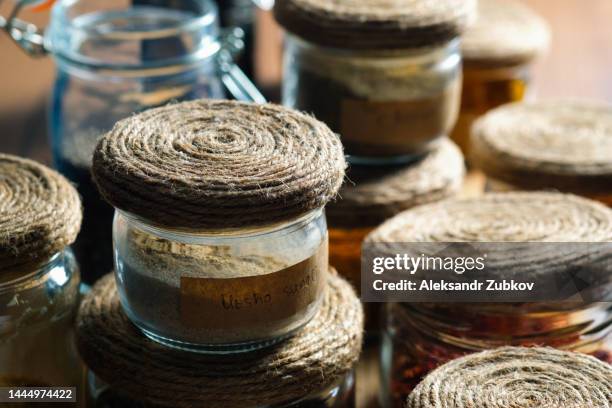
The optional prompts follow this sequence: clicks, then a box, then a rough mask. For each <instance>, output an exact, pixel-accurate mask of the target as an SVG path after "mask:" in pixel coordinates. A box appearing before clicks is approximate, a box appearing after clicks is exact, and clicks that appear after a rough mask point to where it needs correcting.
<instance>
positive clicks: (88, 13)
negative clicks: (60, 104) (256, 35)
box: [45, 0, 221, 76]
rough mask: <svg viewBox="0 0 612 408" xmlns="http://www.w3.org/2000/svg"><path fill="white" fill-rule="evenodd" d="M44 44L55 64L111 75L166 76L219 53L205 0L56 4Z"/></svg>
mask: <svg viewBox="0 0 612 408" xmlns="http://www.w3.org/2000/svg"><path fill="white" fill-rule="evenodd" d="M45 43H46V46H47V48H48V49H50V50H51V52H52V53H53V55H54V56H55V58H56V60H57V62H58V65H60V66H68V67H75V68H79V69H84V70H89V71H95V72H102V73H104V72H106V71H111V72H112V73H114V74H116V75H122V76H139V75H145V74H146V75H147V76H152V75H168V74H172V73H176V72H180V71H184V70H185V69H186V68H187V67H190V66H195V65H197V64H201V63H202V62H203V61H206V60H208V59H210V58H211V57H212V56H214V55H215V54H216V53H217V52H218V51H219V49H220V47H221V45H220V42H219V28H218V22H217V9H216V6H215V5H214V4H213V3H212V2H211V1H210V0H176V1H159V0H133V1H131V2H125V1H119V0H88V1H84V0H62V1H59V2H57V3H56V4H55V6H54V7H53V12H52V15H51V23H50V26H49V28H48V30H47V32H46V35H45Z"/></svg>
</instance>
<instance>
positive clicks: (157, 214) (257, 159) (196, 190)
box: [93, 100, 346, 229]
mask: <svg viewBox="0 0 612 408" xmlns="http://www.w3.org/2000/svg"><path fill="white" fill-rule="evenodd" d="M345 167H346V164H345V160H344V156H343V152H342V146H341V144H340V141H339V138H338V137H337V136H336V135H335V134H334V133H332V131H331V130H329V128H328V127H327V126H326V125H324V124H323V123H321V122H319V121H317V120H315V119H314V118H312V117H310V116H307V115H304V114H301V113H298V112H295V111H292V110H290V109H287V108H283V107H281V106H276V105H271V104H265V105H255V104H248V103H243V102H234V101H212V100H199V101H193V102H185V103H180V104H175V105H168V106H165V107H162V108H156V109H151V110H148V111H146V112H144V113H141V114H138V115H135V116H132V117H130V118H128V119H124V120H122V121H120V122H118V123H117V124H116V125H115V127H114V128H113V130H111V131H110V132H109V133H108V134H107V135H105V136H104V137H103V138H102V140H101V141H100V143H99V144H98V146H97V148H96V151H95V153H94V158H93V174H94V179H95V181H96V183H97V185H98V188H99V190H100V191H101V193H102V195H103V196H104V197H105V198H106V200H108V201H109V202H110V203H111V204H112V205H114V206H115V207H117V208H120V209H122V210H125V211H128V212H130V213H133V214H135V215H137V216H139V217H142V218H145V219H147V220H149V221H152V222H154V223H156V224H160V225H162V226H167V227H176V228H186V229H198V228H199V229H202V228H233V227H243V226H252V225H260V224H271V223H276V222H282V221H287V220H290V219H292V218H295V217H296V216H299V215H302V214H304V213H306V212H308V211H310V210H313V209H316V208H319V207H322V206H323V205H325V204H326V203H327V202H328V201H329V200H330V199H331V198H333V197H334V196H335V195H336V193H337V191H338V189H339V187H340V184H341V183H342V179H343V176H344V168H345Z"/></svg>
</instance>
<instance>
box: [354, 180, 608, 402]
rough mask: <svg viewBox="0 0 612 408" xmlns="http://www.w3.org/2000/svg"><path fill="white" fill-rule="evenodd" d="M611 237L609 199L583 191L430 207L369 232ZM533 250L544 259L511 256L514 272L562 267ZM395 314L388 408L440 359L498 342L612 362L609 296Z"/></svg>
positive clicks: (524, 238)
mask: <svg viewBox="0 0 612 408" xmlns="http://www.w3.org/2000/svg"><path fill="white" fill-rule="evenodd" d="M611 240H612V210H610V209H609V208H607V207H606V206H604V205H601V204H600V203H597V202H594V201H591V200H587V199H585V198H581V197H577V196H574V195H568V194H560V193H529V192H523V193H518V192H517V193H489V194H485V195H484V196H483V197H480V198H474V199H463V200H447V201H442V202H440V203H435V204H428V205H424V206H421V207H417V208H414V209H411V210H408V211H405V212H403V213H401V214H399V215H397V216H396V217H394V218H392V219H391V220H389V221H387V222H386V223H384V224H383V225H382V226H381V227H379V228H378V229H376V230H375V231H374V232H372V234H370V235H369V236H368V237H367V238H366V241H367V242H380V243H383V242H440V243H442V242H536V243H537V242H549V243H551V242H552V243H555V242H583V243H584V242H588V243H597V242H610V241H611ZM525 248H533V247H525ZM549 248H550V247H549ZM534 250H535V251H537V249H534ZM530 254H532V255H535V256H537V258H536V257H535V256H532V257H522V256H516V257H509V258H508V260H507V262H506V263H505V270H507V273H508V275H511V274H515V273H516V271H517V270H519V268H525V264H524V263H522V262H523V259H531V260H533V259H537V265H538V271H539V272H540V273H541V271H544V270H547V271H550V273H554V265H558V262H559V259H560V258H559V253H552V252H551V253H548V252H547V253H544V254H536V253H535V252H533V253H530ZM501 273H502V272H501V271H500V274H501ZM515 276H516V275H515ZM523 276H525V275H523ZM505 277H506V276H502V275H500V276H495V278H501V279H503V278H505ZM386 315H387V322H386V330H385V336H384V344H383V351H382V361H381V365H382V367H383V374H382V378H383V379H384V381H383V383H384V385H383V389H382V391H383V392H384V393H387V394H388V395H386V396H385V401H386V402H387V404H388V405H387V406H393V407H402V406H403V404H404V401H405V399H406V396H407V395H408V394H409V393H410V391H411V390H412V389H413V388H414V386H415V385H416V384H418V383H419V381H420V380H421V379H422V378H423V376H425V375H426V374H427V373H428V372H429V371H430V370H432V369H434V368H436V367H437V366H439V365H441V364H443V363H445V362H447V361H449V360H451V359H453V358H456V357H459V356H461V355H464V354H467V353H471V352H475V351H480V350H484V349H491V348H495V347H499V346H505V345H514V346H534V345H546V346H551V347H555V348H559V349H566V350H571V351H580V352H584V353H587V354H591V355H593V356H595V357H597V358H599V359H601V360H604V361H607V362H610V363H612V305H611V304H610V303H597V302H593V303H591V302H574V303H570V302H557V303H544V302H537V303H536V302H533V303H435V304H432V303H396V304H390V305H389V306H388V310H387V314H386Z"/></svg>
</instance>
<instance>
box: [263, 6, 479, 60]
mask: <svg viewBox="0 0 612 408" xmlns="http://www.w3.org/2000/svg"><path fill="white" fill-rule="evenodd" d="M475 9H476V1H475V0H435V1H431V0H396V1H388V0H334V1H329V0H279V1H277V2H276V3H275V5H274V15H275V17H276V19H277V20H278V22H279V23H280V24H281V25H282V26H284V27H285V28H286V29H287V30H288V31H290V32H292V33H294V34H296V35H298V36H300V37H302V38H304V39H306V40H308V41H310V42H313V43H315V44H318V45H322V46H328V47H337V48H350V49H364V50H365V49H372V50H377V49H401V48H413V47H422V46H431V45H435V44H439V43H443V42H445V41H449V40H451V39H453V38H455V37H457V36H459V35H460V34H461V33H462V32H463V30H464V29H465V27H466V26H467V25H468V24H469V23H470V22H471V21H472V20H473V17H474V14H475Z"/></svg>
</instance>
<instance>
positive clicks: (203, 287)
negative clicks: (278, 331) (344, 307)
mask: <svg viewBox="0 0 612 408" xmlns="http://www.w3.org/2000/svg"><path fill="white" fill-rule="evenodd" d="M327 247H328V245H327V240H326V241H325V242H324V243H322V244H321V246H320V247H319V248H318V250H317V251H316V252H315V254H314V255H313V256H311V257H310V258H308V259H306V260H304V261H302V262H300V263H298V264H295V265H292V266H290V267H287V268H285V269H281V270H279V271H276V272H272V273H269V274H266V275H259V276H248V277H239V278H229V279H218V278H191V277H181V299H180V315H181V321H182V323H183V324H184V325H185V326H188V327H193V328H210V329H223V328H226V327H235V326H236V325H239V326H240V327H241V328H245V329H246V328H248V327H249V326H254V327H257V326H258V325H261V324H262V323H270V322H273V321H282V320H284V319H290V318H291V317H293V316H295V314H297V313H299V312H300V311H303V310H305V309H306V308H307V307H308V306H309V305H310V304H311V303H313V302H315V301H316V300H317V298H318V295H319V294H320V293H321V291H322V290H323V285H324V282H325V274H326V273H327V269H328V265H327V263H328V254H327Z"/></svg>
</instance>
